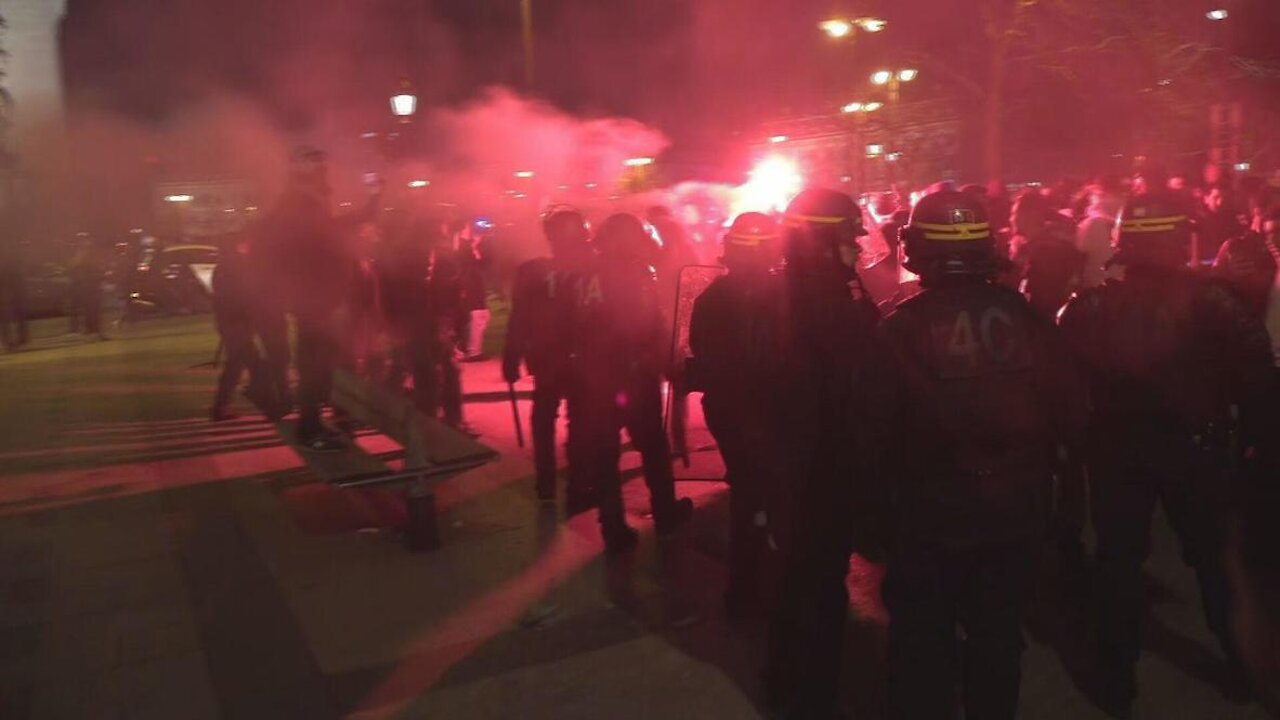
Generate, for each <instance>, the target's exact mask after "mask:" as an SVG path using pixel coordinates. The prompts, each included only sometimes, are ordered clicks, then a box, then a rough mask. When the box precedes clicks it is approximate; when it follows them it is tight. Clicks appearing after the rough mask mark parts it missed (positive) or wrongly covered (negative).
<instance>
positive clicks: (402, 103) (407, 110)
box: [391, 80, 418, 123]
mask: <svg viewBox="0 0 1280 720" xmlns="http://www.w3.org/2000/svg"><path fill="white" fill-rule="evenodd" d="M416 112H418V96H417V95H416V94H414V92H413V84H412V83H410V82H409V81H408V80H401V81H400V87H399V89H398V91H397V92H396V94H395V95H392V96H391V114H392V115H395V116H396V119H398V120H399V121H400V122H402V123H407V122H409V121H410V120H412V119H413V115H414V113H416Z"/></svg>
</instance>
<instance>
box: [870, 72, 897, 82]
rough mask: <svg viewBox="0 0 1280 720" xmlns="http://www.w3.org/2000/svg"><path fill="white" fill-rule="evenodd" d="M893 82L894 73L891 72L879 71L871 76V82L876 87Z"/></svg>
mask: <svg viewBox="0 0 1280 720" xmlns="http://www.w3.org/2000/svg"><path fill="white" fill-rule="evenodd" d="M890 80H893V72H892V71H889V70H877V71H875V72H874V73H872V74H871V82H872V83H873V84H875V85H888V84H889V81H890Z"/></svg>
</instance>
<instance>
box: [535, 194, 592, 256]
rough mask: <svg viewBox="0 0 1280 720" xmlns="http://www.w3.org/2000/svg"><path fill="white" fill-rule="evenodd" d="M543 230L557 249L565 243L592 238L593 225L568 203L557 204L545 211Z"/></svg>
mask: <svg viewBox="0 0 1280 720" xmlns="http://www.w3.org/2000/svg"><path fill="white" fill-rule="evenodd" d="M542 232H543V233H544V234H545V235H546V236H547V242H548V243H550V244H551V249H552V251H555V250H556V249H557V247H559V246H563V245H581V244H585V243H586V242H587V241H588V240H589V239H590V238H591V225H590V224H588V223H587V219H586V218H585V217H583V215H582V213H581V212H579V211H578V210H576V209H574V208H572V207H570V206H568V205H557V206H554V207H551V208H548V209H547V211H546V212H545V213H543V215H542Z"/></svg>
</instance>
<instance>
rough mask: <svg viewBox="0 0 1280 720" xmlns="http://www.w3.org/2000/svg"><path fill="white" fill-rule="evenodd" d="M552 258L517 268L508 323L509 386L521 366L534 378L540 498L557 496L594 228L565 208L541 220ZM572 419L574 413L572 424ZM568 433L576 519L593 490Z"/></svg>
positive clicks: (571, 509)
mask: <svg viewBox="0 0 1280 720" xmlns="http://www.w3.org/2000/svg"><path fill="white" fill-rule="evenodd" d="M542 229H543V232H544V233H545V234H546V236H547V242H548V244H550V246H551V257H549V258H546V257H542V258H535V259H533V260H529V261H528V262H525V263H524V264H522V265H520V267H519V268H517V269H516V279H515V287H514V289H513V292H512V298H511V318H510V320H509V322H508V325H507V342H506V349H505V350H504V352H503V357H502V374H503V377H504V378H505V379H506V381H507V382H508V383H514V382H515V381H517V380H519V379H520V364H521V362H523V363H524V365H525V367H526V368H527V369H528V371H529V374H531V375H533V383H534V385H533V417H532V426H533V451H534V462H535V464H536V466H537V480H536V490H537V494H538V498H539V499H540V500H543V501H554V500H555V496H556V446H555V443H556V413H557V412H558V411H559V409H560V403H561V401H563V400H568V399H569V396H570V393H569V381H570V377H571V367H570V364H569V360H570V338H569V329H570V323H569V322H567V319H568V318H569V317H570V316H571V314H572V312H573V305H574V297H573V290H574V288H575V285H574V282H575V279H576V278H577V276H578V275H579V274H581V272H582V271H583V269H584V267H585V265H586V264H587V262H588V261H589V259H590V257H591V246H590V245H589V242H588V241H589V240H590V238H591V234H590V229H589V228H588V226H587V221H586V219H585V218H583V217H582V214H581V213H580V212H578V211H577V210H572V209H568V208H561V209H556V210H553V211H551V212H550V213H548V214H547V216H546V217H545V218H544V219H543V222H542ZM573 420H574V418H573V416H572V411H571V415H570V422H572V421H573ZM575 439H576V438H574V436H573V430H572V429H571V430H570V443H569V444H568V451H569V473H570V478H569V483H568V487H567V488H566V495H567V497H566V508H567V511H568V514H570V515H573V514H576V513H577V512H580V511H582V510H585V509H586V508H588V507H590V506H591V505H592V502H591V497H590V490H589V489H587V488H583V487H581V485H580V484H579V483H577V482H575V481H574V480H575V475H577V474H579V473H580V472H581V470H582V468H581V467H580V460H578V459H577V458H576V457H575V455H576V453H575V452H574V451H575V450H576V447H575V445H576V444H575V443H574V442H573V440H575Z"/></svg>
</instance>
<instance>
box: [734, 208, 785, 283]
mask: <svg viewBox="0 0 1280 720" xmlns="http://www.w3.org/2000/svg"><path fill="white" fill-rule="evenodd" d="M780 238H781V233H780V232H779V231H778V223H777V222H776V221H775V220H774V219H773V218H771V217H769V216H768V215H765V214H763V213H757V212H747V213H742V214H741V215H739V216H738V217H737V219H735V220H734V221H733V226H732V227H730V228H729V231H728V232H726V233H725V235H724V257H722V258H721V259H720V261H721V262H722V263H724V265H725V267H728V268H730V269H732V268H734V267H737V266H750V267H766V268H767V267H771V266H772V265H774V264H775V263H776V261H777V260H778V241H779V239H780Z"/></svg>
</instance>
